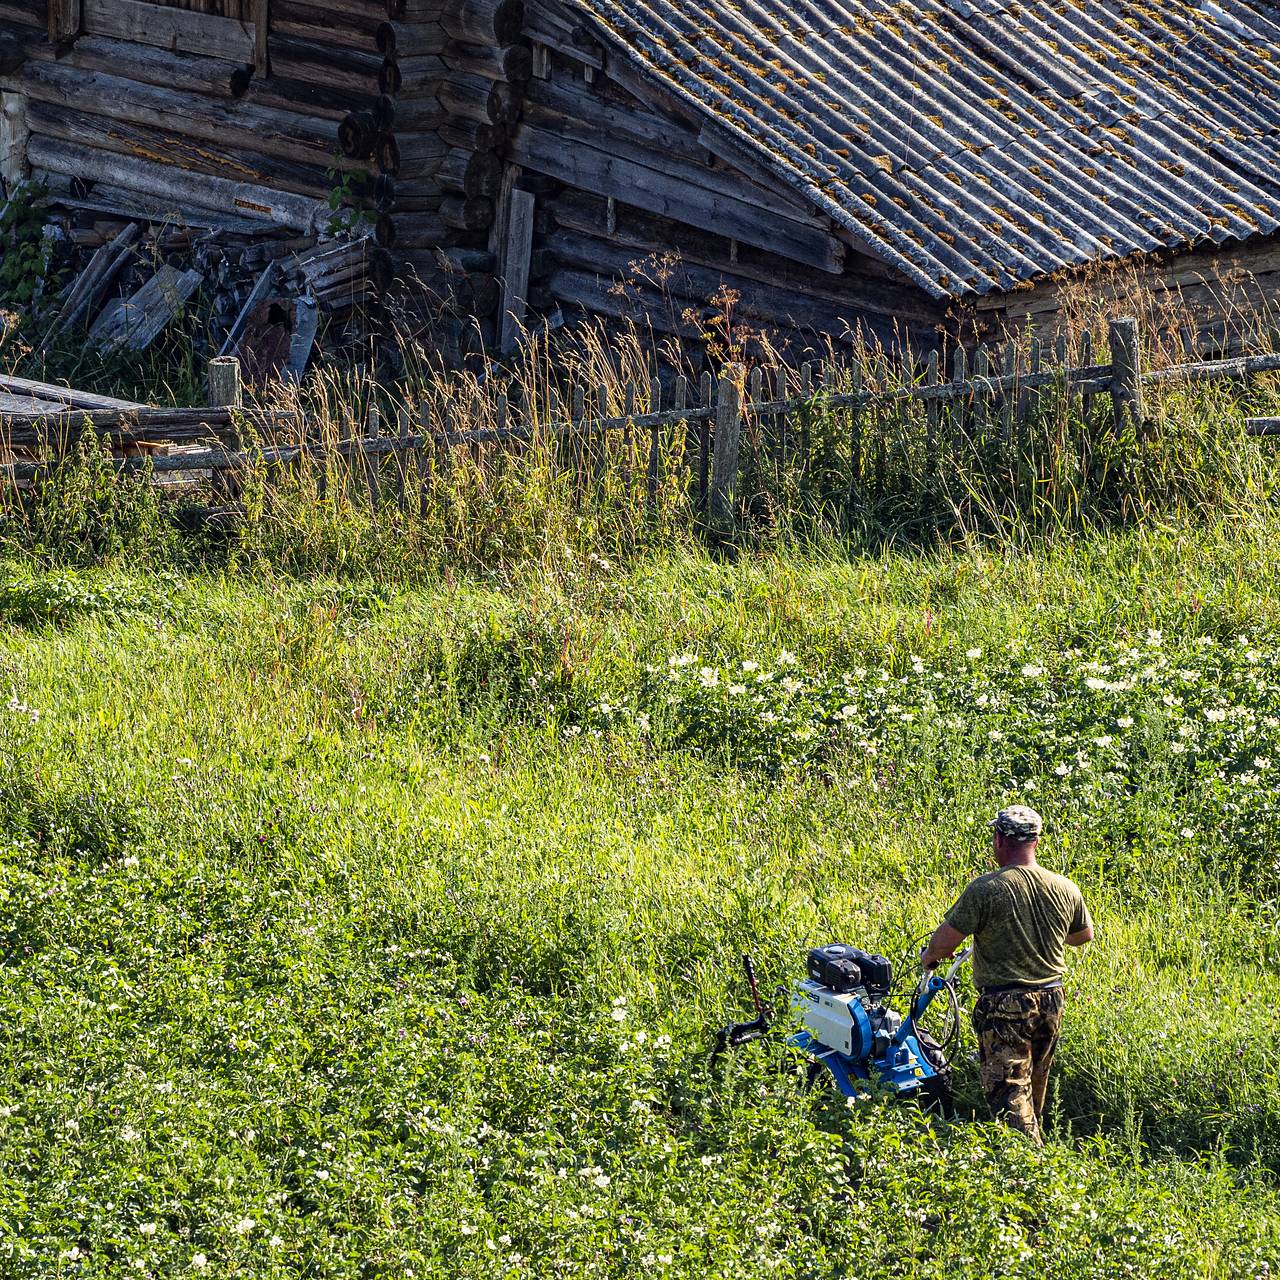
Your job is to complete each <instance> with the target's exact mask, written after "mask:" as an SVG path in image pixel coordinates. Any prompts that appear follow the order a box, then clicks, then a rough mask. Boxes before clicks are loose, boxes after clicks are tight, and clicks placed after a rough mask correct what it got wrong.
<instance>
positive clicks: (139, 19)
mask: <svg viewBox="0 0 1280 1280" xmlns="http://www.w3.org/2000/svg"><path fill="white" fill-rule="evenodd" d="M83 5H84V14H83V23H82V26H83V29H84V30H85V31H86V32H88V34H90V35H96V36H113V37H115V38H116V39H118V40H135V41H137V43H139V44H150V45H156V46H158V47H159V48H161V49H172V50H174V51H175V52H179V53H203V54H207V55H208V56H209V57H211V58H222V59H224V60H225V61H227V62H239V63H242V64H244V65H246V66H247V65H252V64H253V62H254V60H255V57H256V45H257V42H256V40H255V37H254V31H253V23H251V22H237V21H236V20H235V19H234V18H220V17H218V16H217V15H215V14H211V13H197V12H195V11H194V10H191V9H173V8H170V7H169V6H168V5H164V4H151V3H148V2H147V0H83ZM50 12H51V13H52V9H51V10H50Z"/></svg>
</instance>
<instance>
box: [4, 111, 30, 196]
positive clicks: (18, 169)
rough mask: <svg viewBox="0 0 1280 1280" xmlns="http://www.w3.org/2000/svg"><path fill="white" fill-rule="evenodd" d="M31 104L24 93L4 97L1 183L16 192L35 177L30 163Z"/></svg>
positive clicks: (7, 189) (6, 188)
mask: <svg viewBox="0 0 1280 1280" xmlns="http://www.w3.org/2000/svg"><path fill="white" fill-rule="evenodd" d="M30 135H31V131H30V130H29V129H28V128H27V100H26V98H25V97H24V96H23V95H22V94H20V93H0V179H3V181H4V189H5V190H6V191H8V192H12V191H13V189H14V187H16V186H17V185H18V183H20V182H25V181H26V179H27V178H29V177H30V176H31V166H30V165H29V164H28V163H27V140H28V138H29V137H30Z"/></svg>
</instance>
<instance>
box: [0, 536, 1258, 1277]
mask: <svg viewBox="0 0 1280 1280" xmlns="http://www.w3.org/2000/svg"><path fill="white" fill-rule="evenodd" d="M1278 550H1280V523H1275V522H1270V521H1265V520H1261V521H1257V522H1253V523H1235V524H1224V525H1221V526H1216V527H1211V528H1207V529H1205V528H1199V529H1193V528H1191V527H1184V526H1181V525H1177V526H1174V527H1172V528H1170V529H1169V530H1166V531H1164V532H1153V531H1148V532H1145V533H1140V532H1132V533H1127V534H1113V535H1111V536H1109V537H1105V538H1104V537H1101V536H1099V537H1096V538H1087V539H1078V540H1063V541H1061V542H1058V543H1056V544H1053V545H1050V546H1048V547H1045V548H1042V549H1040V550H1039V551H1036V552H1034V553H1026V552H1014V551H1007V552H1002V551H995V550H990V549H970V550H956V551H947V552H937V553H908V552H902V553H891V552H885V553H884V554H883V555H880V556H876V557H867V558H845V557H840V556H836V555H830V556H823V555H820V554H817V553H810V554H800V553H788V552H777V553H773V554H768V555H765V554H761V555H759V556H755V557H752V556H744V557H742V558H740V559H739V560H738V561H737V562H736V563H727V562H723V561H716V560H713V559H711V558H708V557H705V556H699V555H697V554H694V553H691V552H690V553H679V554H672V555H669V556H666V557H661V556H648V557H642V558H639V559H637V560H636V561H635V562H633V563H632V564H630V565H629V566H627V567H625V568H618V567H614V566H610V565H607V564H603V563H602V562H601V561H600V560H598V559H591V560H581V561H574V562H564V563H558V564H557V565H556V566H555V568H554V571H552V570H551V569H548V568H545V567H543V568H537V569H533V568H530V569H528V570H526V571H525V572H523V573H522V574H516V575H511V576H507V577H504V578H502V579H497V578H495V579H494V580H493V581H492V582H486V581H481V580H475V579H459V580H457V581H452V582H446V581H436V582H434V583H432V582H427V583H426V584H424V585H418V586H415V587H411V588H402V589H396V588H394V587H393V586H389V585H386V584H385V583H383V584H374V583H372V582H360V581H356V582H350V581H348V582H342V583H339V582H333V581H310V582H299V581H296V580H292V579H283V578H282V579H278V580H276V579H272V578H270V577H268V576H266V575H265V573H256V574H246V575H244V576H241V577H234V576H232V577H225V578H219V577H214V576H211V575H206V576H201V575H191V576H181V575H167V576H165V575H156V574H155V573H153V572H148V571H144V570H143V569H139V570H137V571H135V572H130V571H128V570H127V569H123V568H119V569H115V570H110V571H72V570H67V569H48V568H38V567H32V566H31V565H29V564H21V565H20V564H16V563H14V564H11V565H9V566H8V567H7V568H5V569H3V570H0V621H2V622H3V624H4V627H5V629H4V630H3V632H0V737H2V738H3V742H0V842H2V843H0V848H2V849H3V854H2V856H0V929H2V930H3V935H2V936H3V939H4V952H3V955H4V964H3V967H0V1001H2V1002H3V1007H2V1010H0V1016H2V1017H3V1020H4V1025H5V1027H6V1031H7V1034H6V1036H5V1038H4V1042H3V1049H2V1050H0V1103H3V1108H2V1109H0V1273H2V1274H4V1275H6V1276H9V1275H12V1276H14V1277H28V1276H55V1275H61V1276H90V1275H92V1276H126V1275H128V1276H145V1275H153V1276H170V1275H188V1274H204V1275H206V1276H213V1275H217V1276H224V1275H242V1276H255V1277H256V1276H281V1277H283V1276H308V1277H311V1276H344V1277H346V1276H351V1277H357V1276H407V1275H412V1276H414V1277H423V1276H431V1277H437V1276H438V1277H441V1278H442V1280H443V1277H453V1276H459V1275H462V1276H475V1277H482V1276H483V1277H493V1276H499V1275H501V1276H521V1275H536V1276H574V1277H577V1276H596V1275H599V1276H606V1275H607V1276H627V1275H636V1276H641V1275H643V1276H646V1277H648V1276H690V1277H703V1276H712V1275H714V1276H726V1277H729V1276H732V1277H741V1276H756V1275H761V1276H763V1275H779V1276H789V1277H818V1276H824V1277H825V1276H848V1277H851V1278H852V1277H864V1276H947V1277H968V1276H974V1277H977V1276H988V1275H991V1274H997V1273H999V1274H1010V1275H1013V1274H1016V1275H1026V1276H1062V1277H1079V1276H1097V1277H1111V1276H1116V1275H1122V1274H1134V1275H1154V1274H1162V1275H1172V1276H1183V1275H1186V1276H1223V1277H1226V1276H1232V1277H1234V1276H1258V1275H1265V1274H1268V1270H1267V1268H1268V1266H1270V1268H1271V1269H1272V1270H1274V1269H1275V1266H1276V1264H1277V1261H1278V1260H1280V1198H1278V1197H1277V1194H1276V1181H1275V1180H1276V1176H1277V1174H1278V1173H1280V1089H1278V1088H1277V1079H1276V1075H1277V1070H1276V1065H1275V1049H1274V1046H1275V1043H1276V1038H1277V1022H1278V1020H1280V930H1278V929H1277V925H1276V923H1275V909H1274V907H1275V900H1276V898H1277V897H1280V868H1278V867H1277V865H1276V862H1275V849H1276V841H1275V838H1274V837H1275V831H1274V828H1273V826H1272V825H1271V821H1272V820H1271V818H1270V810H1271V809H1272V808H1273V807H1274V805H1275V800H1276V785H1275V781H1274V776H1275V774H1274V772H1273V770H1280V743H1276V744H1275V760H1276V763H1275V765H1272V764H1270V762H1269V760H1270V757H1269V755H1268V753H1269V752H1270V751H1271V745H1272V744H1273V742H1274V740H1275V739H1276V738H1277V737H1278V736H1280V731H1278V728H1277V726H1280V683H1278V682H1277V680H1276V678H1275V676H1274V675H1273V671H1274V666H1273V659H1275V658H1277V657H1280V597H1277V596H1276V595H1275V592H1274V588H1273V585H1272V583H1273V576H1274V573H1273V568H1274V563H1275V560H1276V556H1277V551H1278ZM1153 631H1155V632H1158V633H1159V635H1158V636H1155V637H1153V636H1152V635H1151V634H1150V633H1151V632H1153ZM1241 635H1244V637H1245V643H1239V640H1238V638H1239V637H1240V636H1241ZM1206 640H1211V641H1212V644H1206V643H1205V641H1206ZM977 649H981V653H980V654H978V655H976V656H973V657H971V656H969V655H970V652H971V651H973V650H977ZM1130 650H1133V652H1135V653H1136V654H1137V655H1138V656H1137V657H1136V658H1135V657H1127V656H1126V654H1127V653H1128V652H1129V651H1130ZM784 651H785V655H786V656H785V657H783V656H782V655H783V653H784ZM685 654H688V655H691V656H692V659H693V660H692V661H689V662H687V663H685V664H683V665H680V664H679V662H678V661H677V665H675V666H673V665H672V664H671V659H673V658H674V659H677V660H679V659H681V657H682V655H685ZM792 658H794V661H791V659H792ZM744 661H745V662H748V663H754V662H759V663H760V664H761V665H760V669H759V671H756V670H751V671H745V672H744V671H743V669H742V664H743V662H744ZM1090 663H1094V664H1096V665H1095V666H1090V665H1089V664H1090ZM1193 663H1194V664H1195V667H1194V671H1195V673H1196V674H1195V678H1194V679H1190V678H1188V677H1187V676H1185V675H1182V674H1179V673H1183V672H1187V671H1190V670H1193V668H1192V665H1191V664H1193ZM881 670H884V671H885V672H886V673H887V675H886V678H885V679H884V680H881V679H880V677H879V672H880V671H881ZM859 672H861V673H862V674H859ZM1097 672H1102V673H1103V674H1102V675H1098V674H1096V673H1097ZM671 673H674V678H672V674H671ZM761 673H764V674H769V675H771V677H772V678H771V679H770V680H768V681H767V682H764V683H760V682H759V681H758V677H759V675H760V674H761ZM846 677H847V679H846ZM1089 678H1093V679H1095V680H1105V681H1106V682H1108V683H1109V684H1117V683H1120V684H1123V683H1125V682H1126V681H1128V680H1130V679H1132V681H1133V688H1131V689H1120V690H1119V691H1115V690H1110V689H1091V688H1090V686H1089V685H1088V684H1087V683H1086V680H1087V679H1089ZM785 681H794V682H795V686H796V687H795V688H794V690H793V689H792V688H791V687H790V686H789V685H786V684H784V682H785ZM739 683H741V684H742V685H743V691H742V692H736V693H735V692H731V688H730V687H731V686H736V685H737V684H739ZM890 689H891V690H892V693H889V692H886V690H890ZM849 690H853V691H852V692H849ZM1170 692H1172V693H1173V694H1174V695H1175V696H1176V697H1177V698H1179V699H1180V701H1179V703H1178V704H1177V705H1176V706H1170V705H1168V704H1166V703H1165V702H1164V696H1165V694H1167V693H1170ZM984 695H985V696H986V697H987V699H988V701H987V702H986V703H980V702H979V699H980V698H982V697H983V696H984ZM992 695H994V696H995V697H996V699H997V704H996V705H993V704H992V703H991V701H990V699H991V697H992ZM846 706H848V707H851V708H852V709H853V710H852V711H851V712H850V713H848V714H846V713H845V711H844V708H845V707H846ZM1220 707H1223V708H1225V707H1233V708H1239V709H1240V710H1239V711H1237V712H1232V713H1231V714H1230V715H1228V716H1224V717H1223V718H1222V719H1216V718H1214V717H1211V716H1209V715H1208V712H1209V711H1210V710H1213V711H1215V712H1216V711H1217V710H1218V709H1219V708H1220ZM904 717H910V718H909V719H904ZM1129 718H1132V719H1133V724H1132V725H1124V726H1122V725H1120V724H1119V720H1120V719H1129ZM1272 719H1274V720H1276V724H1274V725H1273V724H1271V723H1269V722H1270V720H1272ZM850 724H852V725H853V726H854V727H853V728H849V727H848V726H849V725H850ZM1184 725H1186V726H1188V727H1193V733H1194V736H1193V737H1191V736H1188V737H1186V738H1182V737H1180V735H1179V729H1180V728H1181V727H1182V726H1184ZM993 729H994V730H995V732H997V733H998V734H1002V735H1003V736H1002V737H999V738H996V739H993V738H992V737H991V732H992V730H993ZM1104 737H1105V738H1107V739H1109V741H1108V742H1107V743H1106V744H1105V745H1102V746H1099V745H1097V740H1098V739H1101V738H1104ZM1185 741H1190V742H1192V743H1193V748H1194V749H1193V750H1191V751H1189V752H1186V751H1177V750H1175V749H1174V748H1175V747H1176V746H1177V745H1178V744H1179V743H1181V742H1185ZM1081 752H1083V754H1084V756H1085V757H1086V759H1085V761H1084V762H1082V761H1081V759H1080V755H1079V753H1081ZM1255 757H1256V758H1259V759H1263V760H1266V761H1268V763H1266V764H1265V765H1257V764H1255V763H1254V759H1255ZM1068 759H1070V760H1071V761H1073V762H1074V763H1073V765H1072V770H1071V772H1070V774H1069V775H1068V776H1059V774H1058V773H1057V772H1056V768H1057V766H1058V765H1059V764H1060V763H1061V762H1064V761H1066V760H1068ZM1246 775H1253V776H1252V779H1250V778H1249V777H1247V776H1246ZM1028 783H1031V784H1033V786H1034V790H1032V791H1028V790H1027V789H1026V786H1027V784H1028ZM1014 794H1017V795H1020V796H1025V795H1033V796H1034V797H1035V803H1037V805H1038V806H1039V807H1041V808H1042V810H1043V811H1044V812H1045V814H1046V817H1047V818H1048V820H1049V824H1050V835H1049V838H1048V840H1047V846H1046V855H1045V856H1046V858H1047V860H1048V861H1049V862H1050V864H1051V865H1054V866H1056V867H1060V868H1062V869H1064V870H1066V871H1068V872H1070V874H1072V875H1073V876H1074V877H1076V878H1077V879H1078V881H1079V882H1080V884H1081V885H1082V887H1083V888H1084V890H1085V893H1086V896H1087V897H1088V899H1089V901H1090V904H1091V906H1092V908H1093V911H1094V915H1095V918H1096V921H1097V925H1098V941H1097V942H1096V943H1095V944H1094V945H1093V946H1092V947H1091V948H1089V950H1088V952H1087V953H1086V954H1084V955H1083V956H1081V957H1079V958H1078V959H1077V960H1076V961H1075V963H1074V964H1073V968H1072V973H1071V977H1070V999H1069V1006H1068V1014H1067V1022H1066V1029H1065V1037H1064V1043H1063V1048H1062V1051H1061V1055H1060V1060H1059V1066H1058V1068H1057V1071H1056V1075H1055V1082H1056V1083H1055V1090H1054V1097H1053V1101H1052V1115H1051V1120H1050V1125H1051V1129H1052V1134H1053V1136H1052V1138H1051V1141H1050V1143H1049V1146H1048V1149H1047V1150H1046V1151H1045V1152H1044V1153H1043V1154H1041V1153H1037V1152H1034V1151H1032V1150H1030V1149H1029V1148H1027V1147H1026V1146H1025V1145H1023V1144H1022V1143H1021V1142H1020V1141H1019V1140H1017V1139H1016V1138H1015V1137H1013V1136H1012V1135H1009V1134H1007V1133H1006V1132H1005V1131H1003V1130H1002V1129H1000V1128H998V1127H996V1126H994V1125H992V1124H990V1123H988V1122H987V1121H986V1119H985V1117H984V1116H983V1114H982V1110H981V1103H980V1097H979V1094H978V1092H977V1089H976V1077H975V1070H974V1067H973V1064H972V1062H971V1061H970V1059H969V1057H968V1052H969V1051H970V1050H971V1049H972V1039H971V1037H969V1038H968V1039H967V1040H966V1043H965V1052H964V1053H962V1055H961V1059H960V1082H959V1087H960V1093H961V1100H962V1107H963V1109H964V1110H965V1111H967V1112H969V1113H973V1112H976V1113H977V1115H978V1118H977V1119H976V1120H971V1119H965V1120H963V1121H961V1122H959V1123H956V1124H954V1125H949V1126H948V1125H941V1124H936V1125H935V1124H930V1123H928V1122H926V1121H925V1120H923V1119H922V1118H921V1117H919V1116H918V1115H915V1114H914V1113H911V1112H909V1111H905V1110H900V1109H894V1108H891V1107H888V1106H885V1105H882V1104H880V1103H878V1102H865V1103H859V1104H856V1105H853V1106H850V1107H845V1106H843V1105H838V1104H836V1103H834V1102H832V1101H831V1100H830V1099H829V1098H824V1097H822V1096H820V1095H818V1096H806V1095H803V1094H801V1092H800V1091H799V1090H798V1088H797V1086H796V1084H795V1082H794V1080H793V1079H792V1078H791V1077H790V1076H788V1075H786V1074H779V1073H777V1072H776V1071H774V1070H772V1069H771V1067H772V1065H773V1056H772V1055H771V1054H768V1053H765V1052H763V1051H761V1050H759V1049H758V1048H757V1049H749V1050H746V1051H744V1052H743V1053H742V1055H741V1056H740V1058H739V1059H737V1060H736V1061H734V1062H733V1063H731V1064H729V1066H728V1067H727V1068H725V1069H724V1070H717V1071H709V1070H708V1068H707V1063H706V1053H707V1049H708V1047H709V1042H710V1037H711V1032H712V1030H713V1029H714V1028H715V1027H716V1026H717V1025H719V1024H721V1023H723V1022H724V1021H726V1020H727V1019H729V1018H730V1017H739V1016H744V1015H745V1012H746V1001H745V992H744V991H743V990H742V984H741V982H740V981H739V979H738V976H737V971H736V957H737V956H738V954H739V953H740V952H741V951H742V950H744V949H746V948H750V949H751V950H753V951H754V953H755V955H756V957H757V962H758V966H759V968H760V970H761V973H762V976H763V977H764V980H765V985H766V986H768V987H769V988H772V987H773V986H774V985H775V984H777V983H780V982H786V981H789V980H790V979H792V978H794V977H795V976H796V975H797V974H798V972H799V969H800V964H801V960H802V956H803V948H804V947H805V946H806V945H807V944H810V943H816V942H820V941H828V940H831V939H834V938H837V937H839V938H842V939H844V940H847V941H852V942H855V943H859V944H863V945H869V946H873V947H878V948H883V949H884V950H886V951H887V952H890V953H897V952H900V951H901V950H902V949H903V948H904V947H905V946H906V945H907V944H908V943H909V942H910V940H911V939H912V938H913V937H914V936H916V935H917V934H919V933H920V932H922V931H923V930H925V929H927V928H929V927H931V926H932V925H933V924H934V923H935V922H936V920H937V918H938V916H939V914H940V912H941V911H942V910H943V909H944V908H945V907H946V906H947V905H948V903H949V902H950V901H951V899H952V898H953V896H954V895H955V894H956V892H957V891H958V890H959V888H960V887H961V886H962V885H963V883H964V882H965V880H966V878H967V877H968V876H969V875H971V874H972V873H973V872H974V871H976V870H977V869H979V868H980V867H981V866H982V865H983V860H984V856H985V854H984V839H985V836H984V829H983V821H984V819H985V818H986V817H987V816H988V815H989V814H990V813H991V811H992V810H993V809H994V808H995V807H996V806H997V805H998V804H999V803H1001V802H1003V801H1007V800H1008V799H1010V798H1011V797H1012V796H1013V795H1014ZM1184 832H1190V834H1183V833H1184Z"/></svg>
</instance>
